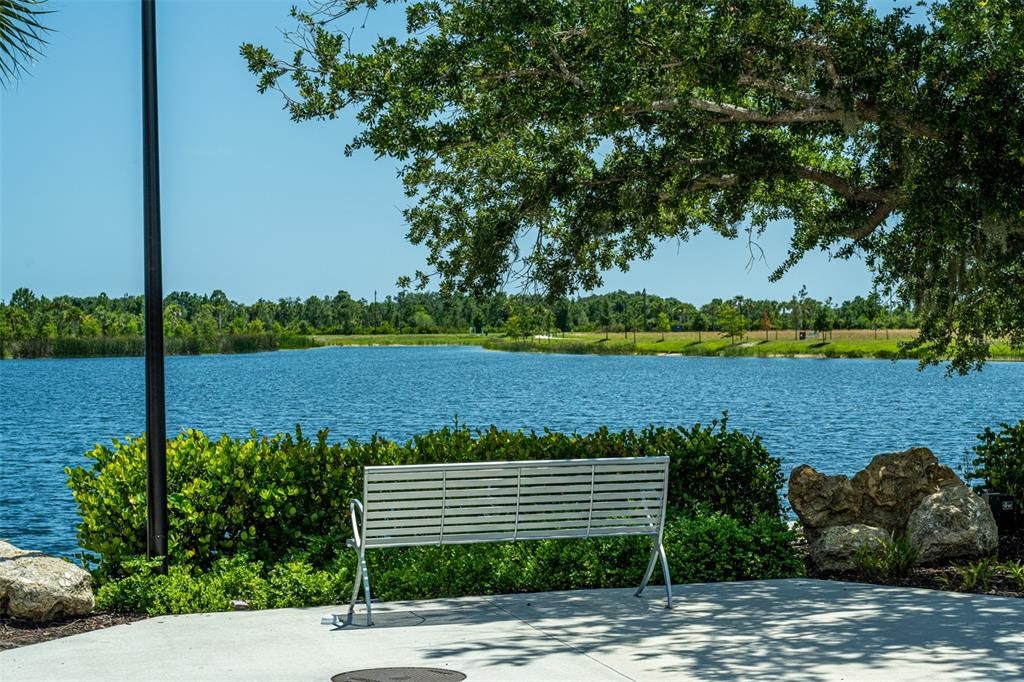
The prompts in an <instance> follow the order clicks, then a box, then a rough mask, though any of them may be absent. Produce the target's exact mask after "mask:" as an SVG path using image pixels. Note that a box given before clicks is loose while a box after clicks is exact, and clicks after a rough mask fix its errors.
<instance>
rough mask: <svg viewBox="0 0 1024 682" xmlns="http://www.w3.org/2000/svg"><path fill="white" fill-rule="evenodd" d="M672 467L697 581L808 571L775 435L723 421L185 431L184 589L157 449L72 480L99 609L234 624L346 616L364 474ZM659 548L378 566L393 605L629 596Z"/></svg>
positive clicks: (418, 552) (683, 545)
mask: <svg viewBox="0 0 1024 682" xmlns="http://www.w3.org/2000/svg"><path fill="white" fill-rule="evenodd" d="M639 455H668V456H669V457H670V458H671V464H670V468H671V474H670V488H669V492H668V495H669V500H668V503H669V510H670V513H669V518H668V522H667V526H666V532H665V545H666V550H667V553H668V556H669V561H670V563H671V565H672V570H673V575H674V576H675V578H676V580H678V581H681V582H690V581H713V580H734V579H747V578H770V577H786V576H792V575H796V574H799V573H800V572H801V564H800V560H799V558H798V556H797V555H796V554H795V553H794V552H793V550H792V548H791V544H792V540H793V537H792V534H791V532H790V531H789V529H788V527H787V525H786V523H785V521H784V520H783V517H782V509H781V504H780V499H779V496H778V490H779V488H780V487H781V485H782V474H781V470H780V462H779V460H778V459H777V458H775V457H772V456H771V455H770V454H769V453H768V452H767V450H766V449H765V448H764V445H763V444H762V443H761V441H760V438H758V437H756V436H753V437H752V436H748V435H746V434H743V433H740V432H738V431H734V430H730V429H729V428H728V425H727V419H726V418H725V417H723V419H722V420H721V421H716V422H713V423H711V424H710V425H699V424H698V425H695V426H693V427H687V428H684V427H679V428H661V427H659V428H654V427H650V428H646V429H642V430H640V431H632V430H627V431H622V432H610V431H608V430H607V429H600V430H598V431H595V432H593V433H589V434H562V433H554V432H543V433H533V432H531V433H524V432H519V431H516V432H510V431H501V430H498V429H496V428H493V427H492V428H490V429H485V430H479V431H473V430H470V429H468V428H466V427H464V426H459V425H456V426H454V427H450V428H445V429H442V430H440V431H435V432H431V433H428V434H424V435H421V436H417V437H415V438H413V439H411V440H410V441H408V442H406V443H396V442H393V441H389V440H385V439H382V438H376V437H375V438H372V439H370V440H369V441H366V442H359V441H349V442H347V443H330V442H329V441H328V434H327V432H326V431H321V432H320V433H318V434H317V436H316V438H314V439H310V438H307V437H306V436H305V435H303V433H302V431H301V429H297V430H296V432H295V433H294V434H283V435H282V434H279V435H277V436H274V437H270V438H265V437H257V436H255V435H253V436H252V437H250V438H246V439H233V438H230V437H227V436H224V437H222V438H220V439H210V438H208V437H207V436H206V435H205V434H202V433H200V432H198V431H191V430H190V431H186V432H184V433H182V434H181V435H179V436H178V437H177V438H176V439H173V440H171V441H170V442H169V443H168V458H167V461H168V486H169V490H170V494H169V498H168V504H169V509H170V547H169V555H170V556H169V562H168V563H169V565H170V570H169V571H168V574H167V575H158V574H157V573H156V572H154V571H153V566H152V563H151V562H146V561H143V560H141V559H140V556H141V555H142V554H143V553H144V551H145V441H144V439H142V438H130V439H126V440H124V441H117V442H115V443H114V444H113V445H112V446H110V447H107V446H97V447H96V448H94V449H93V450H92V451H91V452H89V453H87V456H88V458H89V459H90V463H89V464H88V465H86V466H82V467H78V468H74V469H68V476H69V485H70V487H71V489H72V492H73V494H74V497H75V499H76V501H77V503H78V506H79V510H80V513H81V517H82V523H81V526H80V528H79V543H80V545H81V546H82V547H83V548H84V549H85V554H84V555H83V557H82V558H83V561H84V563H86V565H88V566H90V567H92V569H93V572H94V576H95V578H96V581H97V584H98V585H99V586H100V587H99V591H98V605H99V606H100V607H101V608H107V609H111V610H118V611H142V612H147V613H184V612H189V611H205V610H221V609H226V608H228V607H229V605H230V601H231V600H232V599H241V600H244V601H246V602H247V603H249V604H250V605H251V606H253V607H273V606H295V605H312V604H329V603H337V602H339V601H344V599H345V597H346V592H347V591H348V590H350V589H351V582H350V581H351V579H352V570H353V562H354V557H353V553H352V552H351V551H350V550H346V549H345V541H346V540H347V539H348V537H349V535H350V532H351V531H350V526H349V523H348V506H347V501H348V499H349V498H350V497H358V496H359V493H360V490H361V478H362V467H363V466H364V465H368V464H412V463H429V462H457V461H481V460H492V461H499V460H520V459H561V458H573V457H619V456H639ZM648 550H649V545H648V541H646V540H645V539H644V538H619V539H601V540H585V541H578V540H576V541H569V540H566V541H537V542H523V543H515V544H494V545H486V544H481V545H470V546H461V547H427V548H405V549H394V550H390V551H386V552H371V557H370V561H371V562H373V571H374V580H375V585H374V592H375V594H376V595H378V596H379V597H380V598H382V599H400V598H429V597H440V596H454V595H459V594H480V593H494V592H522V591H535V590H547V589H575V588H584V587H612V586H628V585H633V584H636V583H638V581H639V578H640V574H641V573H642V570H643V568H644V566H643V562H644V559H645V557H646V556H647V552H648Z"/></svg>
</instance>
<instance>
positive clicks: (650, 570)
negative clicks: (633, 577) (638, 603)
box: [636, 545, 658, 597]
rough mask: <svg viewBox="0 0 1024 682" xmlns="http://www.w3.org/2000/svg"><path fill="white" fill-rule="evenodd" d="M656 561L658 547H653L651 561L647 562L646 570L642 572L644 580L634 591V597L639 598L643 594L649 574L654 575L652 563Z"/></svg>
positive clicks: (649, 577)
mask: <svg viewBox="0 0 1024 682" xmlns="http://www.w3.org/2000/svg"><path fill="white" fill-rule="evenodd" d="M657 560H658V545H655V546H654V550H653V551H652V552H651V560H650V561H648V562H647V570H646V571H644V579H643V580H642V581H640V589H638V590H637V591H636V596H638V597H639V596H640V595H641V594H643V593H644V588H645V587H647V581H648V580H650V579H651V574H653V573H654V563H655V562H656V561H657Z"/></svg>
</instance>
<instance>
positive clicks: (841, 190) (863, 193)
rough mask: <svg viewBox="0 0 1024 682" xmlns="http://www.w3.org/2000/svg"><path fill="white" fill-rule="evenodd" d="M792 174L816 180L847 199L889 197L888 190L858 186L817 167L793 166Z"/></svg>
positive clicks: (881, 198)
mask: <svg viewBox="0 0 1024 682" xmlns="http://www.w3.org/2000/svg"><path fill="white" fill-rule="evenodd" d="M793 174H794V175H795V176H796V177H798V178H800V179H801V180H808V181H810V182H816V183H818V184H819V185H824V186H826V187H828V188H829V189H831V190H832V191H834V192H835V193H836V194H840V195H842V196H844V197H846V198H847V199H853V200H854V201H882V202H884V201H887V200H889V199H890V198H891V195H890V193H889V192H886V191H884V190H880V189H875V188H863V187H858V186H857V185H855V184H854V183H852V182H851V181H850V180H848V179H847V178H844V177H843V176H841V175H837V174H836V173H831V172H829V171H823V170H818V169H817V168H807V167H804V166H794V167H793Z"/></svg>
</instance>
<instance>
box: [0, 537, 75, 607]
mask: <svg viewBox="0 0 1024 682" xmlns="http://www.w3.org/2000/svg"><path fill="white" fill-rule="evenodd" d="M93 604H94V602H93V595H92V576H90V575H89V573H88V572H87V571H84V570H82V569H81V568H79V567H78V566H76V565H75V564H72V563H69V562H67V561H64V560H63V559H58V558H57V557H52V556H47V555H45V554H42V553H40V552H32V551H28V550H24V549H18V548H17V547H15V546H14V545H12V544H10V543H9V542H4V541H3V540H0V615H2V616H7V617H10V618H23V619H26V620H34V621H49V620H53V619H54V618H63V617H69V616H82V615H85V614H87V613H89V612H91V611H92V608H93Z"/></svg>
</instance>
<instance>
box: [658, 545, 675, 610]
mask: <svg viewBox="0 0 1024 682" xmlns="http://www.w3.org/2000/svg"><path fill="white" fill-rule="evenodd" d="M658 554H659V555H660V556H661V572H662V574H663V575H664V576H665V594H666V596H667V598H668V601H667V603H666V604H665V608H666V609H670V608H672V577H671V576H670V575H669V574H668V557H667V556H665V545H663V544H661V543H660V542H659V543H658Z"/></svg>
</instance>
